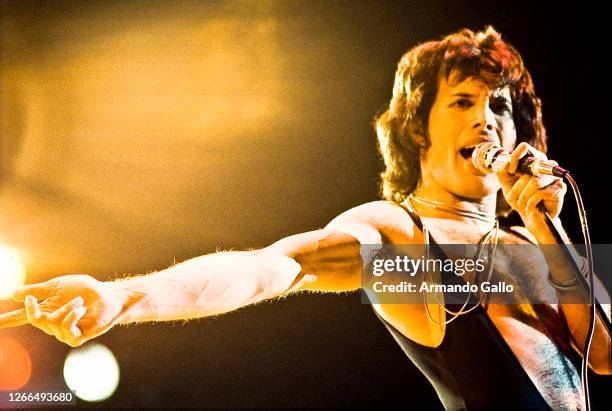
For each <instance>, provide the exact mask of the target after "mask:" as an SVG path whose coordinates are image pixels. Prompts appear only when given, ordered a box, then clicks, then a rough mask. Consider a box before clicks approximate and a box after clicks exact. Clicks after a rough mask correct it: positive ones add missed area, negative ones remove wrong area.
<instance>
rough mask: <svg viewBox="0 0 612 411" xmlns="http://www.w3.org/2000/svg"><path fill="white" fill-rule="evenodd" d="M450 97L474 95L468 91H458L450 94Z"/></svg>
mask: <svg viewBox="0 0 612 411" xmlns="http://www.w3.org/2000/svg"><path fill="white" fill-rule="evenodd" d="M451 97H474V95H473V94H470V93H461V92H458V93H453V94H451Z"/></svg>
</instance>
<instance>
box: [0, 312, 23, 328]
mask: <svg viewBox="0 0 612 411" xmlns="http://www.w3.org/2000/svg"><path fill="white" fill-rule="evenodd" d="M27 323H28V316H27V315H26V311H25V309H23V308H22V309H19V310H15V311H11V312H8V313H4V314H0V329H2V328H7V327H18V326H20V325H24V324H27Z"/></svg>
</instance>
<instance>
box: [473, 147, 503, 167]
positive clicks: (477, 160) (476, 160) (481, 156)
mask: <svg viewBox="0 0 612 411" xmlns="http://www.w3.org/2000/svg"><path fill="white" fill-rule="evenodd" d="M498 149H502V148H501V147H498V146H497V145H496V144H494V143H480V144H478V145H477V146H476V147H475V148H474V151H473V152H472V164H474V167H476V169H478V171H480V172H482V173H485V174H486V173H490V172H492V171H493V170H492V168H491V165H492V164H493V159H494V158H495V153H496V152H497V151H498Z"/></svg>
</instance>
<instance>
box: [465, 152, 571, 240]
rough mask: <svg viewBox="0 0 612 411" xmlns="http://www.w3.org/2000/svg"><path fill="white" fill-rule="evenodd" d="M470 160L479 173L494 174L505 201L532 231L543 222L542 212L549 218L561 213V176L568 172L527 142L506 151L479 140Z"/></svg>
mask: <svg viewBox="0 0 612 411" xmlns="http://www.w3.org/2000/svg"><path fill="white" fill-rule="evenodd" d="M472 163H473V164H474V166H475V167H476V168H477V169H478V170H479V171H481V172H483V173H495V175H496V176H497V178H498V180H499V183H500V185H501V188H502V191H503V193H504V197H505V198H506V201H507V202H508V204H509V205H510V207H512V208H513V209H514V210H515V211H517V212H518V213H519V214H520V216H521V218H522V219H523V222H524V223H525V226H526V227H527V228H528V229H529V231H531V232H532V233H533V234H535V232H536V231H538V230H539V228H541V227H543V226H544V225H545V224H544V220H545V218H544V214H543V211H546V212H547V213H548V215H549V216H550V218H552V219H554V218H556V217H557V216H558V215H559V213H560V212H561V208H562V206H563V198H564V196H565V193H566V192H567V186H566V185H565V183H564V182H563V180H562V178H561V177H563V176H565V175H566V174H568V172H567V170H565V169H563V168H561V167H559V166H558V165H557V163H556V162H555V161H553V160H548V159H547V158H546V155H545V154H544V153H542V152H540V151H538V150H537V149H535V148H534V147H532V146H530V145H529V144H527V143H521V144H519V145H518V146H517V147H516V148H515V149H514V151H513V152H509V151H507V150H505V149H503V148H502V147H499V146H497V145H495V144H493V143H481V144H479V145H478V146H476V148H475V149H474V151H473V153H472Z"/></svg>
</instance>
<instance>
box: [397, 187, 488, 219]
mask: <svg viewBox="0 0 612 411" xmlns="http://www.w3.org/2000/svg"><path fill="white" fill-rule="evenodd" d="M410 201H416V202H417V203H420V204H423V205H426V206H429V207H431V208H434V209H436V210H440V211H446V212H447V213H451V214H457V215H460V216H462V217H470V218H475V219H476V220H480V221H484V222H487V223H493V222H494V221H495V219H496V217H495V213H487V212H486V211H474V210H466V209H463V208H458V207H453V206H449V205H448V204H445V203H443V202H442V201H436V200H430V199H428V198H423V197H419V196H416V195H414V194H410V195H409V196H408V197H407V198H406V199H405V200H404V203H408V202H410Z"/></svg>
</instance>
